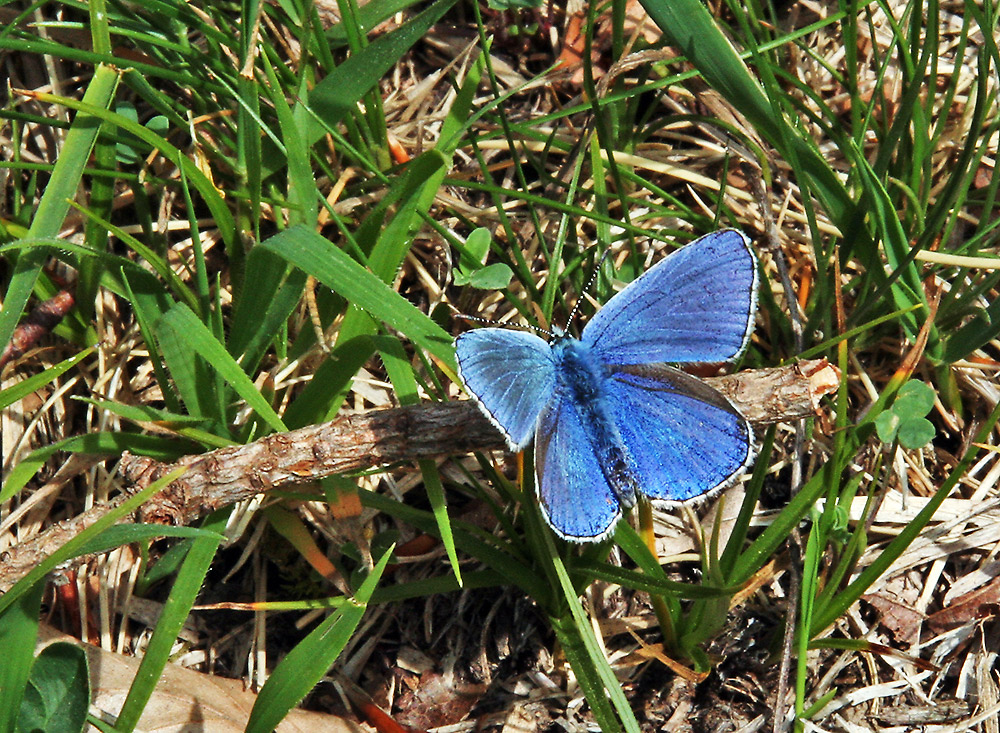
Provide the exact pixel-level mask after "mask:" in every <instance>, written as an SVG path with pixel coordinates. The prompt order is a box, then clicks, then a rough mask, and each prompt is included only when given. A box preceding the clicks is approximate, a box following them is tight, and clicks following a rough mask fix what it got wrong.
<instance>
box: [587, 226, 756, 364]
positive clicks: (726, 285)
mask: <svg viewBox="0 0 1000 733" xmlns="http://www.w3.org/2000/svg"><path fill="white" fill-rule="evenodd" d="M756 308H757V258H756V256H755V255H754V253H753V250H752V249H751V247H750V240H748V239H747V237H746V236H745V235H744V234H743V233H742V232H738V231H736V230H735V229H723V230H721V231H718V232H713V233H711V234H707V235H705V236H703V237H701V238H699V239H697V240H695V241H694V242H691V243H690V244H688V245H687V246H685V247H681V248H680V249H678V250H676V251H675V252H673V253H672V254H670V255H668V256H667V257H666V258H664V259H663V260H661V261H660V262H659V263H657V264H656V265H655V266H653V267H652V268H651V269H650V270H648V271H646V272H645V273H643V274H642V275H640V276H639V277H638V278H636V279H635V280H634V281H632V282H631V283H630V284H629V285H628V286H627V287H626V288H625V289H624V290H622V291H621V292H620V293H618V294H617V295H615V296H614V297H613V298H612V299H611V300H610V301H608V303H607V305H605V306H604V307H603V308H602V309H601V310H600V311H598V312H597V315H595V316H594V317H593V318H592V319H591V320H590V323H588V324H587V327H586V328H584V329H583V340H584V341H585V342H587V343H589V344H590V345H592V346H593V347H594V348H595V349H596V350H597V351H598V353H599V354H600V356H601V358H602V359H603V360H604V362H605V363H607V364H645V363H649V362H664V361H666V362H719V361H730V360H732V359H735V358H736V357H737V356H739V355H740V354H742V353H743V350H744V349H745V348H746V345H747V343H748V341H749V339H750V332H751V330H752V329H753V319H754V313H755V311H756Z"/></svg>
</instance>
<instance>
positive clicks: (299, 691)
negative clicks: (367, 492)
mask: <svg viewBox="0 0 1000 733" xmlns="http://www.w3.org/2000/svg"><path fill="white" fill-rule="evenodd" d="M392 550H393V548H392V547H390V548H389V549H388V550H386V552H385V554H384V555H382V559H381V560H379V561H378V564H377V565H376V566H375V568H374V569H373V570H372V572H371V573H370V574H369V575H368V577H367V578H365V581H364V583H362V584H361V587H360V588H359V589H358V592H357V593H356V594H355V596H354V598H353V599H352V600H351V602H350V603H347V604H344V605H343V606H342V607H341V608H339V609H337V610H336V611H334V612H333V613H331V614H330V615H329V616H328V617H327V618H326V619H325V620H324V621H323V622H322V623H321V624H320V625H319V626H317V627H316V628H315V629H313V631H311V632H310V633H309V635H308V636H307V637H306V638H305V639H303V640H302V641H301V642H299V643H298V644H297V645H296V647H295V648H294V649H292V651H290V652H289V653H288V654H287V655H286V656H285V658H284V659H282V660H281V662H279V663H278V666H277V667H275V669H274V672H273V673H272V674H271V676H270V677H269V678H268V680H267V682H265V683H264V687H262V688H261V690H260V694H259V695H258V696H257V701H256V702H255V703H254V706H253V710H251V711H250V720H249V721H248V722H247V727H246V733H271V731H272V730H274V728H275V727H276V726H277V725H278V723H280V722H281V720H282V719H283V718H284V717H285V716H286V715H287V714H288V711H289V710H291V709H292V708H293V707H295V705H297V704H298V703H299V701H300V700H302V698H304V697H305V696H306V694H307V693H308V692H309V690H311V689H312V688H313V687H314V686H315V685H316V683H317V682H319V680H320V679H321V678H322V677H323V676H324V675H325V674H326V673H327V671H328V670H329V669H330V667H331V666H332V665H333V663H334V662H335V661H337V657H338V656H340V652H342V651H343V649H344V647H345V646H346V645H347V642H348V641H350V638H351V636H352V635H353V634H354V630H355V629H356V628H357V627H358V624H359V623H360V622H361V617H362V616H363V615H364V613H365V609H366V608H367V605H368V601H369V600H370V599H371V596H372V593H374V592H375V588H376V587H377V586H378V582H379V580H380V579H381V577H382V573H383V571H384V570H385V566H386V564H388V562H389V558H390V557H391V556H392Z"/></svg>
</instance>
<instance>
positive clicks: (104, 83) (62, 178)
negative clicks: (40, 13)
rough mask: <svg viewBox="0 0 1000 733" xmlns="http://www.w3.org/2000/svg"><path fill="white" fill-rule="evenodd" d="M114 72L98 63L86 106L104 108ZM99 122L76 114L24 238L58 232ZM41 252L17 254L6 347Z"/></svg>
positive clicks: (1, 327)
mask: <svg viewBox="0 0 1000 733" xmlns="http://www.w3.org/2000/svg"><path fill="white" fill-rule="evenodd" d="M118 78H119V77H118V72H117V71H116V70H115V69H113V68H111V67H109V66H98V67H97V69H96V70H95V71H94V76H93V78H92V79H91V80H90V84H88V85H87V91H86V92H85V93H84V95H83V101H84V102H85V103H86V104H87V106H88V107H92V108H95V109H96V108H101V109H103V110H104V111H107V107H108V106H109V105H110V104H111V100H112V99H113V98H114V94H115V89H117V88H118ZM100 127H101V125H100V121H99V120H98V119H95V118H94V116H93V115H91V114H79V115H77V116H76V118H75V119H74V120H73V124H72V125H71V126H70V129H69V132H67V133H66V140H65V142H64V143H63V146H62V149H61V151H60V154H59V157H58V159H57V160H56V164H55V167H54V168H53V169H52V176H51V177H50V178H49V182H48V185H47V186H46V187H45V193H43V194H42V198H41V200H40V201H39V202H38V208H37V209H36V210H35V213H34V216H33V217H32V221H31V226H30V227H29V228H28V237H30V238H46V237H55V236H57V235H58V234H59V229H60V228H61V227H62V223H63V221H64V220H65V219H66V213H67V212H68V211H69V202H70V201H71V200H73V199H74V198H75V197H76V192H77V188H78V187H79V185H80V180H81V178H82V176H83V170H84V167H85V166H86V164H87V160H88V159H89V158H90V152H91V150H93V148H94V143H95V142H96V140H97V134H98V132H99V130H100ZM43 260H44V255H43V254H41V253H39V254H35V253H31V252H26V253H24V254H22V255H21V256H20V257H18V260H17V263H16V264H15V266H14V273H13V275H11V279H10V284H9V285H8V287H7V292H6V293H5V295H4V303H3V309H2V310H0V345H2V346H6V344H7V343H8V342H9V341H10V338H11V336H12V335H13V333H14V329H15V328H16V327H17V322H18V320H19V319H20V317H21V312H22V311H23V310H24V306H25V305H26V304H27V302H28V298H29V297H30V296H31V291H32V289H33V288H34V286H35V280H36V279H37V277H38V273H39V271H40V269H41V266H42V262H43Z"/></svg>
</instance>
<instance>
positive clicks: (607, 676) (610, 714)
mask: <svg viewBox="0 0 1000 733" xmlns="http://www.w3.org/2000/svg"><path fill="white" fill-rule="evenodd" d="M547 539H548V541H547V544H548V545H549V547H550V548H551V549H552V555H551V558H552V565H553V569H554V570H555V574H556V577H557V578H558V579H559V587H560V589H561V590H562V595H563V599H562V600H563V602H564V603H565V607H566V608H568V609H569V616H560V617H556V616H552V617H551V621H552V628H553V629H554V630H555V632H556V636H557V637H558V638H559V641H560V642H561V643H562V645H563V651H564V652H565V653H566V658H567V659H568V660H569V662H570V664H571V665H572V666H573V672H574V673H575V674H576V676H577V679H578V680H579V682H580V687H581V688H583V691H584V693H585V694H586V696H587V702H588V703H590V709H591V711H592V712H593V714H594V718H596V719H597V723H598V725H600V726H601V730H603V731H605V732H606V733H607V731H612V730H621V724H624V726H625V730H626V731H629V733H639V723H638V722H637V721H636V719H635V714H634V713H633V712H632V708H631V706H630V705H629V702H628V700H627V699H626V698H625V692H624V691H623V690H622V687H621V684H620V683H619V682H618V678H617V677H615V671H614V670H613V669H611V665H610V664H608V660H607V658H606V657H605V656H604V652H603V650H602V649H601V645H600V644H598V642H597V637H596V636H595V635H594V628H593V626H591V624H590V620H589V619H588V618H587V616H586V614H584V612H583V608H582V607H581V606H580V599H579V597H578V596H577V591H576V589H575V588H574V587H573V583H572V582H570V578H569V573H567V572H566V566H565V565H563V562H562V560H561V559H560V558H559V556H558V554H557V553H556V552H555V546H554V542H553V540H552V538H551V537H548V538H547ZM616 713H617V716H616ZM619 720H620V723H619Z"/></svg>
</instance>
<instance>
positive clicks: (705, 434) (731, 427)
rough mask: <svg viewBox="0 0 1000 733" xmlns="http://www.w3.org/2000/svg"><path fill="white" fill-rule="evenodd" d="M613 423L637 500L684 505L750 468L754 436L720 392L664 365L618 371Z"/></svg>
mask: <svg viewBox="0 0 1000 733" xmlns="http://www.w3.org/2000/svg"><path fill="white" fill-rule="evenodd" d="M606 385H607V390H608V400H609V401H610V403H611V404H613V405H614V406H615V413H614V415H613V416H612V419H613V420H614V421H615V424H616V427H617V428H618V431H619V432H620V434H621V436H622V440H623V441H624V444H625V445H626V446H628V450H629V453H630V454H631V456H632V461H633V464H634V466H635V469H636V472H637V473H638V476H637V477H636V478H637V483H638V484H639V485H640V486H641V487H642V493H644V494H645V495H646V496H647V497H649V498H650V499H654V500H659V501H668V502H681V501H686V500H688V499H693V498H695V497H698V496H702V495H704V494H708V493H711V492H713V491H715V490H717V489H721V488H724V487H726V486H728V485H729V484H730V483H731V482H732V481H733V480H734V479H735V478H736V477H737V476H738V475H739V474H740V473H742V472H743V471H744V469H745V468H746V467H747V466H748V465H749V464H750V463H751V462H752V461H753V458H754V442H753V431H752V430H751V428H750V425H749V423H748V422H747V420H746V418H744V417H743V416H742V415H741V414H740V413H739V412H738V411H737V410H736V408H734V407H733V406H732V405H731V404H730V403H729V401H728V400H726V398H725V397H723V396H722V395H721V394H720V393H719V392H718V391H716V390H715V389H713V388H712V387H710V386H709V385H707V384H705V383H704V382H702V381H701V380H699V379H697V378H696V377H692V376H691V375H690V374H687V373H685V372H682V371H680V370H679V369H674V368H673V367H670V366H667V365H666V364H643V365H636V366H624V367H615V368H613V369H612V372H611V378H610V379H609V380H608V381H607V382H606Z"/></svg>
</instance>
